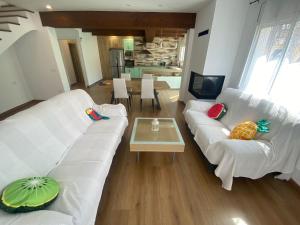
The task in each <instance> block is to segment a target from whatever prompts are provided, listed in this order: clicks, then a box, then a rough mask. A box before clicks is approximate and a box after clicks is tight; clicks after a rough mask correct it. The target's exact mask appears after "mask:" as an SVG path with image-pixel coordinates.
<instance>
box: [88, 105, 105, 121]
mask: <svg viewBox="0 0 300 225" xmlns="http://www.w3.org/2000/svg"><path fill="white" fill-rule="evenodd" d="M85 112H86V114H87V115H88V116H89V117H90V119H91V120H93V121H98V120H108V119H109V117H107V116H102V115H100V114H99V113H97V112H96V111H95V110H94V109H92V108H88V109H86V110H85Z"/></svg>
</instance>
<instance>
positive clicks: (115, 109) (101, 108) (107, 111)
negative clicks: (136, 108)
mask: <svg viewBox="0 0 300 225" xmlns="http://www.w3.org/2000/svg"><path fill="white" fill-rule="evenodd" d="M94 109H95V110H96V111H97V112H99V113H100V114H101V115H103V116H109V117H114V116H118V117H126V116H127V111H126V108H125V106H124V105H123V104H118V105H112V104H102V105H95V106H94Z"/></svg>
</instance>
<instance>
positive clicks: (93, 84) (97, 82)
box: [87, 79, 103, 88]
mask: <svg viewBox="0 0 300 225" xmlns="http://www.w3.org/2000/svg"><path fill="white" fill-rule="evenodd" d="M102 80H103V79H100V80H98V81H96V82H95V83H92V84H91V85H88V86H87V87H88V88H90V87H93V86H95V85H97V84H99V83H100V82H101V81H102Z"/></svg>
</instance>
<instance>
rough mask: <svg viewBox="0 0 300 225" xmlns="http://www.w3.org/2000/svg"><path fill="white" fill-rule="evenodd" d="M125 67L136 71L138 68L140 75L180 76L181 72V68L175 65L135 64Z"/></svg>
mask: <svg viewBox="0 0 300 225" xmlns="http://www.w3.org/2000/svg"><path fill="white" fill-rule="evenodd" d="M127 69H129V70H132V71H136V72H137V70H138V71H139V73H140V77H141V75H142V74H144V73H151V74H153V75H155V76H181V73H182V69H181V68H179V67H176V66H135V67H132V68H127ZM135 77H136V76H135Z"/></svg>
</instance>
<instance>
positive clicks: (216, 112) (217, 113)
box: [207, 103, 227, 120]
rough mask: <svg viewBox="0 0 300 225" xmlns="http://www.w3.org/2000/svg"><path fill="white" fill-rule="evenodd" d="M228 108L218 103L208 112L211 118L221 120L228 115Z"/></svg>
mask: <svg viewBox="0 0 300 225" xmlns="http://www.w3.org/2000/svg"><path fill="white" fill-rule="evenodd" d="M226 111H227V109H226V106H225V105H224V104H223V103H216V104H214V105H213V106H212V107H210V109H209V110H208V112H207V115H208V117H209V118H212V119H215V120H220V119H221V118H222V117H223V116H224V115H225V114H226Z"/></svg>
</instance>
